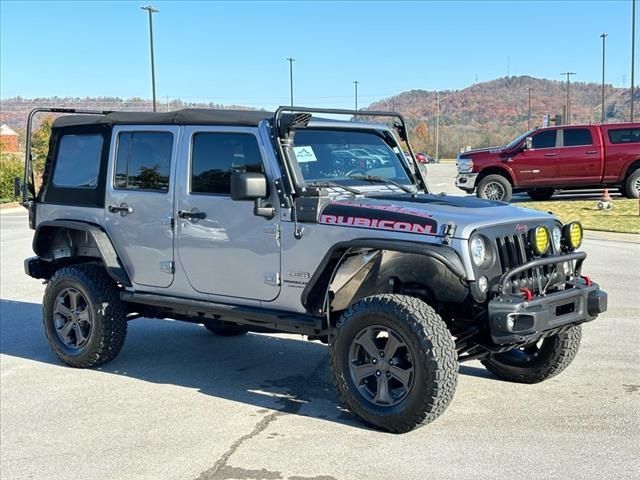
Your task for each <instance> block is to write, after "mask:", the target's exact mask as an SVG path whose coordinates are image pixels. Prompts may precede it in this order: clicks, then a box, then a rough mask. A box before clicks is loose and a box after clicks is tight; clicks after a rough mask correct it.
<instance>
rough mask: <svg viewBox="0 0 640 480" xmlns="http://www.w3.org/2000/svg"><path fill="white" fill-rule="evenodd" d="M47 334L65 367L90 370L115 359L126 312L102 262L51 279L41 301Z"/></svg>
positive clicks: (67, 269) (62, 271) (60, 272)
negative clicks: (101, 264)
mask: <svg viewBox="0 0 640 480" xmlns="http://www.w3.org/2000/svg"><path fill="white" fill-rule="evenodd" d="M42 313H43V322H44V328H45V333H46V335H47V340H48V341H49V345H51V348H52V349H53V351H54V353H55V354H56V356H57V357H58V358H59V359H60V360H62V361H63V362H64V363H66V364H67V365H70V366H72V367H79V368H90V367H97V366H99V365H103V364H105V363H107V362H109V361H111V360H113V359H114V358H115V357H116V355H117V354H118V353H119V352H120V350H121V349H122V345H123V344H124V339H125V336H126V334H127V310H126V308H125V306H124V304H123V303H122V301H121V300H120V296H119V291H118V288H117V286H116V284H115V282H114V281H113V280H112V279H111V277H109V275H108V274H107V272H106V271H105V270H104V268H102V267H101V266H99V265H90V264H85V265H73V266H69V267H65V268H62V269H60V270H58V271H57V272H56V273H55V274H54V275H53V276H52V277H51V279H50V280H49V283H48V284H47V288H46V289H45V292H44V299H43V301H42Z"/></svg>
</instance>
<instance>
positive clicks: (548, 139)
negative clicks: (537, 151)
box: [533, 130, 557, 148]
mask: <svg viewBox="0 0 640 480" xmlns="http://www.w3.org/2000/svg"><path fill="white" fill-rule="evenodd" d="M556 134H557V131H556V130H544V131H542V132H540V133H537V134H535V135H534V136H533V148H555V146H556Z"/></svg>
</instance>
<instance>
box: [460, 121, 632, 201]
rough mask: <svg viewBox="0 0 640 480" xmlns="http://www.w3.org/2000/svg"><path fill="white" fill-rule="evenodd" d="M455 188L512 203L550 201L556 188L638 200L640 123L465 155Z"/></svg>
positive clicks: (575, 130) (537, 136)
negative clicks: (523, 198) (519, 197)
mask: <svg viewBox="0 0 640 480" xmlns="http://www.w3.org/2000/svg"><path fill="white" fill-rule="evenodd" d="M456 163H457V167H458V176H457V178H456V186H457V187H458V188H460V189H462V190H464V191H465V192H467V193H472V192H473V191H474V190H475V191H476V195H477V196H478V197H480V198H488V199H491V200H502V201H505V202H508V201H509V200H510V199H511V195H512V193H513V192H527V193H528V194H529V196H530V197H531V198H532V199H534V200H548V199H549V198H551V196H552V195H553V194H554V192H555V190H556V189H563V190H567V189H578V188H580V189H584V188H590V187H605V186H608V187H619V188H620V191H621V192H622V194H623V195H625V196H627V197H629V198H638V197H639V196H640V123H615V124H604V125H565V126H557V127H549V128H539V129H536V130H531V131H529V132H526V133H524V134H523V135H521V136H519V137H518V138H516V139H515V140H514V141H512V142H511V143H510V144H508V145H506V146H504V147H494V148H485V149H478V150H471V151H468V152H464V153H461V154H460V155H459V156H458V158H457V160H456Z"/></svg>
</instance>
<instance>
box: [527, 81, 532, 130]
mask: <svg viewBox="0 0 640 480" xmlns="http://www.w3.org/2000/svg"><path fill="white" fill-rule="evenodd" d="M527 130H531V87H529V115H528V120H527Z"/></svg>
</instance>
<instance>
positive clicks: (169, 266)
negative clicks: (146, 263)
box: [160, 261, 174, 275]
mask: <svg viewBox="0 0 640 480" xmlns="http://www.w3.org/2000/svg"><path fill="white" fill-rule="evenodd" d="M160 271H161V272H163V273H168V274H169V275H173V274H174V268H173V262H172V261H168V262H160Z"/></svg>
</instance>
